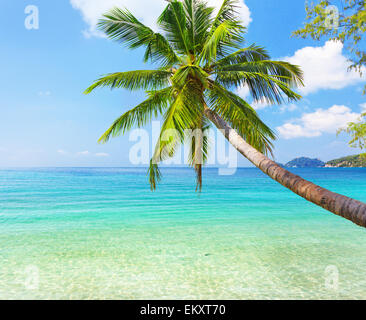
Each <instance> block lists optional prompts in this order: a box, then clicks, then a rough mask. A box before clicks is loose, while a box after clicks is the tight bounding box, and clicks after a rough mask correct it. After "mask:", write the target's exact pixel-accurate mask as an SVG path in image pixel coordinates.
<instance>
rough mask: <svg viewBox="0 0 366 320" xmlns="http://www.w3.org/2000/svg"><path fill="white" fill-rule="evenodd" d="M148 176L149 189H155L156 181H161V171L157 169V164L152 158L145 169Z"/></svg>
mask: <svg viewBox="0 0 366 320" xmlns="http://www.w3.org/2000/svg"><path fill="white" fill-rule="evenodd" d="M147 174H148V176H149V183H150V189H151V191H155V190H156V187H157V185H158V183H159V182H160V181H161V177H162V175H161V172H160V170H159V165H158V164H157V163H154V162H153V160H151V161H150V166H149V169H148V171H147Z"/></svg>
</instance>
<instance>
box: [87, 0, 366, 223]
mask: <svg viewBox="0 0 366 320" xmlns="http://www.w3.org/2000/svg"><path fill="white" fill-rule="evenodd" d="M236 7H237V0H223V4H222V6H221V8H220V9H219V11H218V12H217V13H216V14H214V9H213V8H211V7H208V6H207V5H206V3H205V2H204V1H202V0H181V1H178V0H170V1H168V4H167V7H166V9H165V10H164V11H163V13H162V14H161V16H160V17H159V19H158V22H157V23H158V26H159V27H160V28H161V29H162V31H163V33H158V32H154V31H153V30H152V29H150V28H149V27H147V26H145V25H144V24H142V23H141V22H140V21H139V20H138V19H137V18H135V17H134V15H133V14H132V13H131V12H130V11H128V10H121V9H118V8H114V9H112V10H111V11H110V12H108V13H107V14H105V15H104V19H102V20H100V22H99V28H100V29H101V30H103V31H104V32H105V33H106V35H107V36H108V37H109V38H110V39H113V40H115V41H118V42H121V43H124V44H126V45H127V46H128V47H129V48H131V49H135V48H140V47H144V48H145V49H146V51H145V55H144V62H151V63H154V64H157V65H158V68H157V69H155V70H137V71H128V72H117V73H112V74H108V75H106V76H103V77H102V78H100V79H99V80H97V81H95V83H94V84H93V85H92V86H90V87H89V88H88V89H87V90H86V91H85V93H86V94H89V93H90V92H92V91H93V90H94V89H96V88H98V87H105V86H107V87H110V88H112V89H115V88H125V89H129V90H139V89H143V90H145V92H146V95H147V99H146V100H145V101H143V102H142V103H140V104H139V105H138V106H136V107H134V108H132V109H130V110H129V111H127V112H126V113H124V114H123V115H122V116H121V117H120V118H118V119H117V120H116V121H115V122H114V123H113V124H112V126H111V127H110V128H109V129H108V130H107V131H106V132H105V133H104V134H103V136H102V137H101V138H100V140H99V141H100V142H107V141H108V140H109V139H110V137H116V136H118V135H120V134H124V133H125V132H126V131H128V130H130V129H131V128H133V127H134V126H136V125H137V126H138V127H141V126H144V125H146V124H147V123H148V122H150V121H151V119H152V117H154V116H155V117H156V116H158V115H162V116H163V119H164V122H163V125H162V128H161V134H160V137H159V139H158V143H157V145H156V148H155V151H154V154H153V157H152V159H151V161H150V167H149V170H148V175H149V181H150V185H151V189H152V190H155V189H156V186H157V183H158V182H159V181H160V179H161V173H160V171H159V167H158V165H159V163H160V162H161V161H164V160H166V159H167V158H169V157H173V156H174V154H175V151H176V150H177V148H178V147H179V146H180V145H181V144H183V143H185V142H186V143H189V145H190V158H189V160H190V165H191V166H192V167H193V168H194V169H195V171H196V175H197V189H198V190H201V188H202V166H203V165H204V164H205V162H206V160H207V157H208V140H207V137H206V135H205V132H206V131H207V130H208V128H209V127H210V125H211V123H213V124H214V125H215V126H216V127H217V128H218V129H221V130H223V132H224V134H225V137H226V138H227V139H228V140H229V142H230V143H231V144H233V146H234V147H235V148H236V149H237V150H238V151H239V152H240V153H241V154H242V155H244V156H245V157H246V158H247V159H249V160H250V161H251V162H252V163H253V164H254V165H255V166H257V167H258V168H259V169H261V170H262V171H263V172H264V173H266V174H267V175H269V176H270V177H271V178H273V179H274V180H276V181H277V182H279V183H281V184H282V185H284V186H285V187H287V188H289V189H290V190H292V191H293V192H295V193H296V194H298V195H300V196H301V197H303V198H305V199H307V200H309V201H311V202H313V203H315V204H317V205H319V206H321V207H323V208H325V209H327V210H329V211H331V212H333V213H335V214H337V215H341V216H343V217H345V218H347V219H349V220H351V221H353V222H354V223H356V224H358V225H361V226H364V227H366V204H364V203H362V202H359V201H356V200H353V199H350V198H347V197H345V196H342V195H338V194H335V193H332V192H330V191H328V190H326V189H323V188H321V187H319V186H316V185H314V184H312V183H311V182H308V181H306V180H304V179H302V178H301V177H298V176H296V175H294V174H292V173H290V172H289V171H287V170H285V169H283V168H281V167H280V166H278V165H277V164H276V163H275V162H274V161H272V160H270V159H269V158H268V157H267V156H268V155H269V154H272V151H273V144H272V141H273V140H274V139H275V138H276V137H275V134H274V132H273V131H272V130H271V129H270V128H269V127H268V126H267V125H266V124H264V123H263V122H262V121H261V119H260V118H259V117H258V114H257V113H256V111H255V110H254V109H253V108H252V107H251V106H250V105H249V104H248V103H247V102H246V101H245V100H243V99H242V98H240V97H239V96H238V95H237V94H235V93H234V92H232V91H231V90H232V89H233V88H235V87H238V86H247V87H248V88H249V91H250V93H251V95H252V97H253V99H254V101H263V102H267V103H270V104H274V103H282V102H284V101H297V100H299V99H300V98H301V97H300V96H299V95H298V94H297V93H295V92H294V91H293V90H292V88H294V87H297V86H301V85H303V82H302V72H301V70H300V68H299V67H298V66H294V65H292V64H290V63H287V62H283V61H273V60H271V58H270V56H269V55H268V53H267V52H266V50H265V49H264V48H262V47H259V46H256V45H251V46H249V47H246V48H243V43H244V33H245V28H244V27H243V26H242V24H241V21H240V20H239V18H238V15H237V13H236ZM187 130H195V131H197V130H198V132H200V134H199V135H197V134H194V135H193V136H191V137H190V139H188V140H189V141H188V142H187V139H186V132H187ZM167 132H169V134H166V133H167Z"/></svg>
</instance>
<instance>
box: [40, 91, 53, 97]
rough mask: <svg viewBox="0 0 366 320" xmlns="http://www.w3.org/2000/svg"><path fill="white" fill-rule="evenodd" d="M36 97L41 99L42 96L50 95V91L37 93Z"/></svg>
mask: <svg viewBox="0 0 366 320" xmlns="http://www.w3.org/2000/svg"><path fill="white" fill-rule="evenodd" d="M38 95H39V96H40V97H43V96H50V95H51V91H39V92H38Z"/></svg>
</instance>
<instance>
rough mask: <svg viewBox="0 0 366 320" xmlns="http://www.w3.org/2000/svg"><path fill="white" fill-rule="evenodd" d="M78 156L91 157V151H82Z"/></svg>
mask: <svg viewBox="0 0 366 320" xmlns="http://www.w3.org/2000/svg"><path fill="white" fill-rule="evenodd" d="M76 155H78V156H88V155H90V152H89V151H87V150H86V151H80V152H78V153H77V154H76Z"/></svg>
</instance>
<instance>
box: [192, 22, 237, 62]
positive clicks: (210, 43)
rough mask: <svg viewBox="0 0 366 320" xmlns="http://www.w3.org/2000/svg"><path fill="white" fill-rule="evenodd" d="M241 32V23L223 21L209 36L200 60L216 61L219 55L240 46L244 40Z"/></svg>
mask: <svg viewBox="0 0 366 320" xmlns="http://www.w3.org/2000/svg"><path fill="white" fill-rule="evenodd" d="M241 32H242V27H241V25H240V24H238V23H235V22H233V21H229V20H226V21H223V22H222V23H221V24H220V25H219V26H217V28H216V29H215V31H214V32H212V33H211V34H210V35H209V37H208V38H207V40H206V42H205V44H204V46H203V49H202V52H201V54H200V56H199V58H198V61H199V62H200V63H201V62H202V61H204V62H205V63H206V64H210V63H211V62H212V61H216V59H217V57H218V56H219V57H221V56H225V55H227V54H229V53H230V52H231V51H232V50H233V49H235V48H239V45H240V43H241V42H242V41H243V37H242V35H241Z"/></svg>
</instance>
